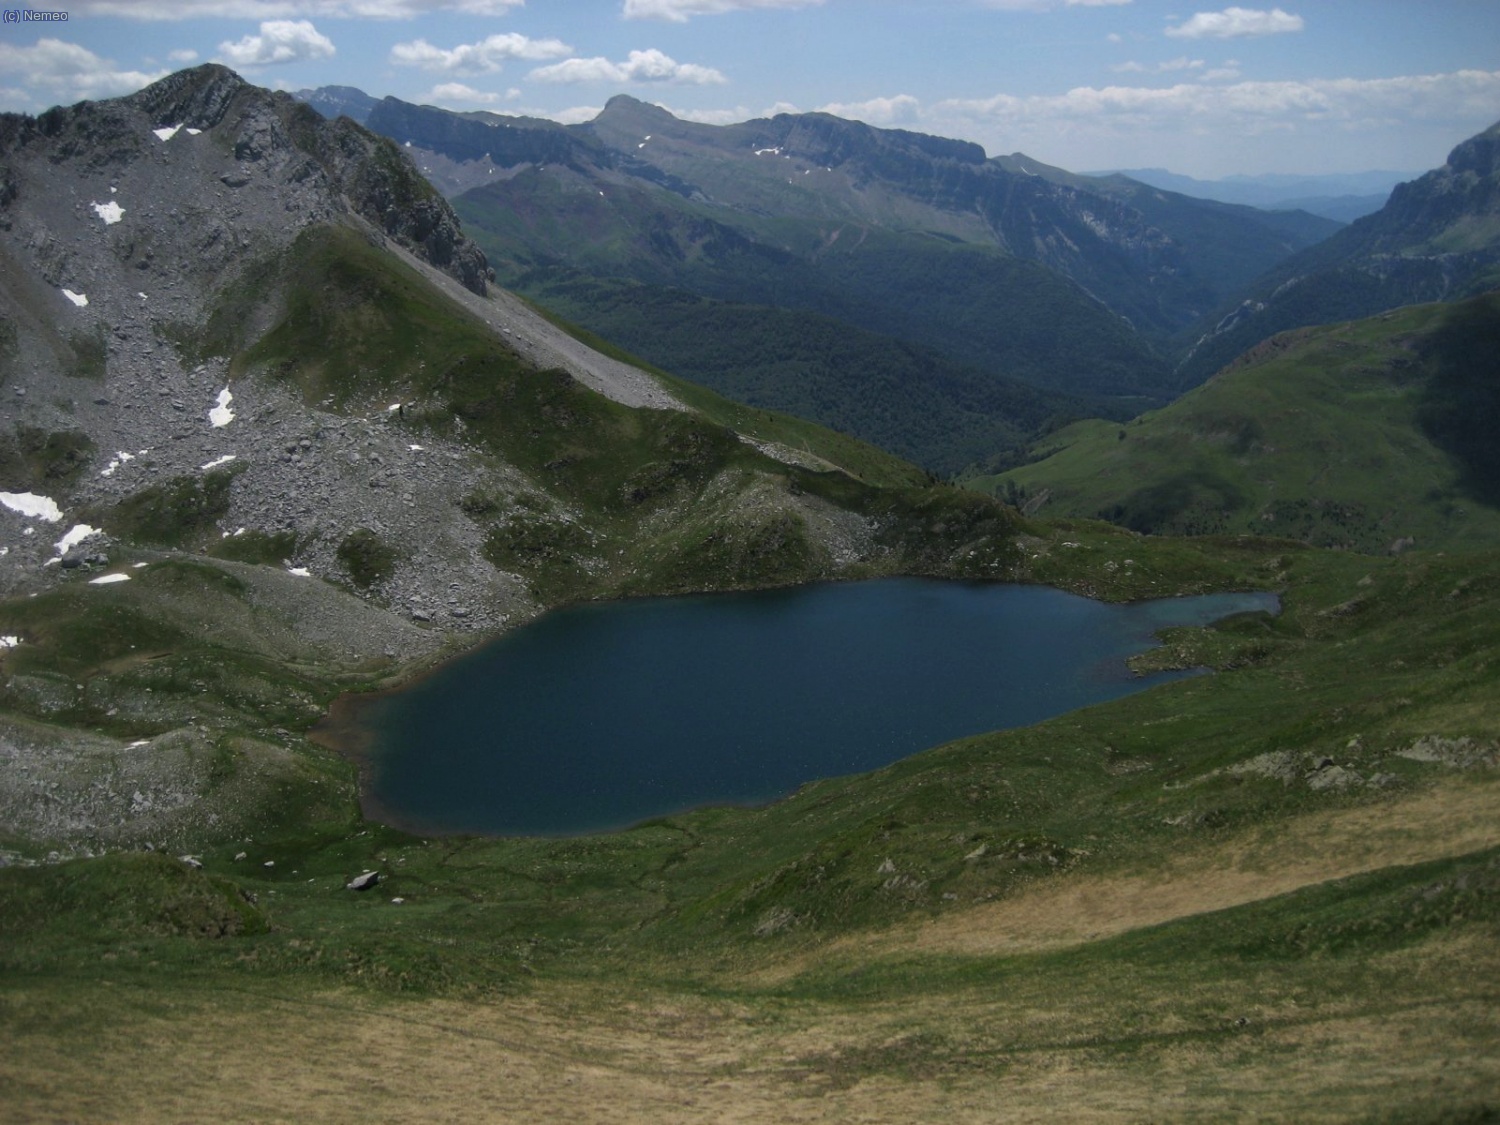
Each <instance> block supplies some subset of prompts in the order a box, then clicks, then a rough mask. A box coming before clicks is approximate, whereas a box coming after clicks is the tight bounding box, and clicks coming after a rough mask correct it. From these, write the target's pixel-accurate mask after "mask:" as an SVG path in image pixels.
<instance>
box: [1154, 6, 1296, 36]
mask: <svg viewBox="0 0 1500 1125" xmlns="http://www.w3.org/2000/svg"><path fill="white" fill-rule="evenodd" d="M1302 27H1303V20H1302V17H1301V16H1294V15H1290V14H1288V13H1286V12H1283V11H1282V10H1281V9H1280V8H1272V9H1271V10H1270V11H1269V12H1266V11H1261V10H1259V9H1257V8H1225V9H1224V10H1223V11H1222V12H1199V13H1197V14H1196V15H1195V16H1193V18H1192V19H1190V20H1188V21H1187V22H1186V23H1182V24H1179V25H1178V26H1176V27H1169V28H1167V34H1168V35H1169V36H1171V37H1172V38H1174V39H1242V38H1244V37H1246V36H1250V35H1281V34H1284V33H1286V32H1289V31H1301V30H1302Z"/></svg>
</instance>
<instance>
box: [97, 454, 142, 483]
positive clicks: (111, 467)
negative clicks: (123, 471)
mask: <svg viewBox="0 0 1500 1125" xmlns="http://www.w3.org/2000/svg"><path fill="white" fill-rule="evenodd" d="M141 452H142V453H144V452H146V451H145V450H144V449H143V450H141ZM134 460H135V454H134V453H126V452H125V451H124V450H123V449H120V450H116V451H115V457H114V460H113V461H111V462H110V463H109V464H108V465H105V466H104V468H103V469H101V470H99V475H100V476H101V477H112V476H114V475H115V470H116V469H118V468H119V467H120V466H121V465H123V464H125V462H126V461H134Z"/></svg>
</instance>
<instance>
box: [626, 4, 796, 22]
mask: <svg viewBox="0 0 1500 1125" xmlns="http://www.w3.org/2000/svg"><path fill="white" fill-rule="evenodd" d="M822 3H823V0H625V5H624V7H623V9H622V13H623V15H624V16H625V18H626V19H628V20H669V21H670V22H672V23H687V21H688V20H690V19H692V18H693V17H694V16H721V15H723V14H724V13H725V12H743V11H750V10H753V9H757V8H809V7H816V6H818V5H819V4H822Z"/></svg>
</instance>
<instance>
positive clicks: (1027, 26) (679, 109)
mask: <svg viewBox="0 0 1500 1125" xmlns="http://www.w3.org/2000/svg"><path fill="white" fill-rule="evenodd" d="M11 3H13V0H0V10H5V11H8V12H16V11H18V10H19V9H17V8H9V9H6V8H5V6H6V5H8V4H11ZM34 7H35V8H38V9H43V10H50V11H53V12H58V13H63V14H66V16H67V19H66V20H65V21H61V20H53V21H50V22H38V21H34V20H16V21H14V22H12V17H10V16H7V19H6V22H4V23H3V24H0V108H3V109H8V110H16V111H22V112H28V113H36V112H39V111H40V110H42V109H45V108H47V107H48V106H50V105H54V104H58V103H63V104H68V103H71V102H74V101H77V100H80V99H82V98H85V97H90V98H101V97H110V96H114V95H118V94H123V93H128V92H130V91H132V90H134V89H138V88H139V87H140V86H141V85H143V84H145V83H146V82H149V81H152V80H154V79H155V78H157V77H159V76H161V75H162V74H165V73H167V72H169V71H171V70H175V69H179V68H180V67H182V66H187V65H192V64H194V63H199V62H207V61H217V62H223V63H226V64H227V65H230V66H232V67H234V68H235V69H236V70H238V71H239V72H240V73H241V74H243V75H245V76H246V77H247V78H249V79H250V80H251V81H254V82H257V83H259V84H261V85H265V86H270V87H273V88H279V89H292V90H295V89H299V88H302V87H307V86H321V85H333V84H337V85H349V86H358V87H359V88H361V89H363V90H365V91H366V92H368V93H371V94H375V95H377V96H384V95H386V94H394V95H395V96H397V97H400V98H404V99H406V100H408V101H416V102H425V103H429V104H437V105H443V106H447V107H449V108H453V109H465V110H469V109H488V110H492V111H494V112H497V113H513V114H532V115H537V116H547V117H553V118H556V119H558V120H562V121H580V120H587V119H589V118H591V117H592V116H593V115H594V114H595V113H597V112H598V110H599V108H600V107H601V106H603V105H604V103H605V102H606V101H607V100H608V99H609V98H610V97H611V96H613V95H615V94H618V93H628V94H631V95H633V96H635V97H638V98H641V99H643V100H646V101H651V102H656V103H657V104H660V105H663V106H665V107H666V108H668V109H670V110H671V111H672V112H674V113H676V114H678V115H679V116H682V117H688V118H692V119H695V120H701V121H708V122H714V123H726V122H730V121H742V120H745V119H747V118H751V117H760V116H766V115H768V114H771V113H774V112H779V111H783V110H796V111H806V110H826V111H828V112H832V113H837V114H839V115H841V116H845V117H853V118H858V119H860V120H863V121H868V122H869V123H871V124H873V125H880V126H891V127H899V128H906V129H914V130H918V131H921V132H929V133H937V134H940V135H944V136H952V137H962V138H965V139H968V140H973V141H977V142H979V143H980V144H981V145H983V146H984V148H985V149H986V150H987V151H988V152H989V153H990V154H991V155H996V154H1000V153H1010V152H1024V153H1026V154H1028V155H1029V156H1032V157H1034V158H1036V159H1038V160H1042V161H1045V162H1047V163H1050V164H1056V165H1059V166H1061V167H1064V168H1069V169H1072V170H1075V171H1089V170H1095V169H1102V168H1116V167H1152V166H1155V167H1165V168H1169V169H1171V170H1173V171H1176V172H1183V173H1187V174H1189V175H1195V176H1200V177H1204V178H1214V177H1218V176H1224V175H1230V174H1234V173H1247V174H1254V173H1262V172H1283V173H1324V172H1350V171H1362V170H1367V169H1375V168H1382V169H1394V170H1400V171H1420V170H1423V169H1426V168H1430V167H1435V166H1436V165H1438V164H1441V163H1442V161H1443V158H1444V157H1445V156H1446V155H1447V152H1448V150H1449V149H1451V148H1452V147H1453V145H1454V144H1456V143H1458V142H1459V141H1461V140H1463V139H1464V138H1465V137H1468V136H1471V135H1472V134H1474V133H1476V132H1479V131H1480V130H1482V129H1484V128H1486V127H1488V126H1489V125H1491V124H1493V123H1495V122H1496V121H1497V120H1500V3H1495V2H1493V0H1422V2H1408V0H1399V2H1398V0H1307V2H1302V3H1298V2H1297V0H1287V3H1286V4H1285V5H1284V6H1273V5H1268V6H1264V7H1261V6H1255V7H1252V6H1243V7H1241V6H1229V7H1218V6H1208V5H1195V4H1193V3H1185V4H1184V3H1175V2H1174V3H1163V2H1158V0H524V2H523V0H175V2H168V0H72V2H71V3H69V2H67V0H60V2H58V3H57V4H56V5H55V6H54V5H53V4H52V0H35V2H34Z"/></svg>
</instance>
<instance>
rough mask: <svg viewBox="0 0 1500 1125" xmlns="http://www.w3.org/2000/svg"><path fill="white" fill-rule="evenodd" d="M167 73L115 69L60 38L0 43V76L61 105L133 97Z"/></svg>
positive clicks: (92, 54)
mask: <svg viewBox="0 0 1500 1125" xmlns="http://www.w3.org/2000/svg"><path fill="white" fill-rule="evenodd" d="M166 74H167V71H165V70H159V71H156V72H155V73H150V74H148V73H145V72H143V71H139V70H116V69H115V64H114V63H113V62H111V61H110V60H109V59H103V58H100V57H99V56H98V55H96V54H94V52H93V51H90V50H89V49H88V48H87V47H80V46H79V45H78V44H76V43H65V42H63V41H62V40H61V39H39V40H37V42H36V43H35V44H34V45H33V46H30V47H17V46H14V45H13V44H10V43H5V42H0V75H6V76H14V77H16V78H18V79H19V80H20V81H21V82H22V83H23V84H24V85H25V86H27V87H28V88H29V90H30V91H31V93H32V95H33V97H34V95H35V94H36V93H38V92H41V93H43V94H44V95H45V96H46V97H50V98H56V99H57V100H58V101H61V102H75V101H81V100H83V99H85V98H89V99H96V98H112V97H118V96H120V95H122V94H133V93H134V92H135V91H137V90H139V89H140V88H141V87H142V86H147V85H150V84H151V83H152V82H155V81H156V80H157V79H158V78H163V77H165V76H166Z"/></svg>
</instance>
